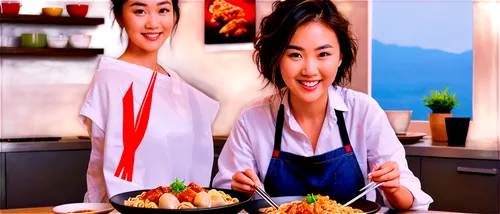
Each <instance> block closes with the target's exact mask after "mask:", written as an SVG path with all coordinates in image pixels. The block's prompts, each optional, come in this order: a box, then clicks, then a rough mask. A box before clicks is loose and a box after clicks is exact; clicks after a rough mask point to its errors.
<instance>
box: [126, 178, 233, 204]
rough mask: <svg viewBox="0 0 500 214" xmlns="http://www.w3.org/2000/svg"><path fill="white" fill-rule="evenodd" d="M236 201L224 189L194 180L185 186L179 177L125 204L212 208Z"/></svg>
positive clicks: (128, 200) (129, 199)
mask: <svg viewBox="0 0 500 214" xmlns="http://www.w3.org/2000/svg"><path fill="white" fill-rule="evenodd" d="M236 203H239V200H238V199H237V198H233V197H231V196H230V195H229V194H227V193H225V192H223V191H218V190H215V189H212V190H210V191H208V190H206V189H204V188H202V187H200V186H198V185H197V184H195V183H193V182H191V183H190V184H189V185H188V186H184V181H179V180H177V179H176V181H174V182H173V183H172V184H170V186H168V187H164V186H159V187H157V188H156V189H152V190H149V191H148V192H142V193H141V194H139V195H137V196H135V197H133V198H132V197H130V198H128V199H127V200H125V201H124V205H125V206H130V207H139V208H154V209H194V208H210V207H219V206H225V205H229V204H236Z"/></svg>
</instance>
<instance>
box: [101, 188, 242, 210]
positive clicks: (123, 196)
mask: <svg viewBox="0 0 500 214" xmlns="http://www.w3.org/2000/svg"><path fill="white" fill-rule="evenodd" d="M205 189H207V190H210V189H215V190H218V191H224V192H225V193H226V194H229V195H230V196H231V197H233V198H237V199H238V200H239V201H240V202H239V203H236V204H231V205H226V206H220V207H212V208H194V209H180V210H174V209H153V208H139V207H130V206H125V205H124V201H126V200H127V199H128V198H131V197H132V198H133V197H136V196H137V195H140V194H141V193H142V192H147V191H149V189H146V190H137V191H131V192H124V193H120V194H118V195H115V196H113V197H111V198H110V199H109V202H110V203H111V205H113V207H114V208H115V209H116V210H117V211H118V212H120V213H121V214H126V213H141V214H142V213H145V214H148V213H151V214H153V213H193V212H203V213H227V214H237V213H239V212H241V211H242V210H243V209H244V208H245V207H246V206H247V204H248V203H249V202H250V200H251V198H250V195H248V194H245V193H241V192H237V191H234V190H228V189H218V188H205Z"/></svg>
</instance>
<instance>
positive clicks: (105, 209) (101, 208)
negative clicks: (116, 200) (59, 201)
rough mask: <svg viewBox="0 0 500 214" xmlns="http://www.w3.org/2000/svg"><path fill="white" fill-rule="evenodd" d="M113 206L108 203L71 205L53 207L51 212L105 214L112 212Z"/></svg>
mask: <svg viewBox="0 0 500 214" xmlns="http://www.w3.org/2000/svg"><path fill="white" fill-rule="evenodd" d="M113 210H114V209H113V206H111V204H108V203H72V204H63V205H59V206H57V207H54V209H52V211H53V212H54V213H57V214H66V213H86V214H106V213H110V212H111V211H113Z"/></svg>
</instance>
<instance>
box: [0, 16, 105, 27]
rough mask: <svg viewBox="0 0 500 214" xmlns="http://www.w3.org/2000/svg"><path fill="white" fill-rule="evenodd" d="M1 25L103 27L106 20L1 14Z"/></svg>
mask: <svg viewBox="0 0 500 214" xmlns="http://www.w3.org/2000/svg"><path fill="white" fill-rule="evenodd" d="M0 23H24V24H51V25H101V24H104V18H76V17H68V16H58V17H53V16H45V15H7V14H0Z"/></svg>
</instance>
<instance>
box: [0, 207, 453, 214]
mask: <svg viewBox="0 0 500 214" xmlns="http://www.w3.org/2000/svg"><path fill="white" fill-rule="evenodd" d="M53 208H54V207H34V208H22V209H5V210H0V214H21V213H22V214H24V213H31V214H38V213H52V209H53ZM244 213H247V212H245V211H242V212H240V214H244ZM377 213H384V214H388V213H396V212H393V211H391V210H389V209H387V208H385V207H382V209H380V211H379V212H377ZM397 213H403V214H404V213H408V214H427V213H447V214H452V213H454V212H442V211H439V212H438V211H406V212H397ZM111 214H119V212H118V211H116V210H113V211H112V212H111Z"/></svg>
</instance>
